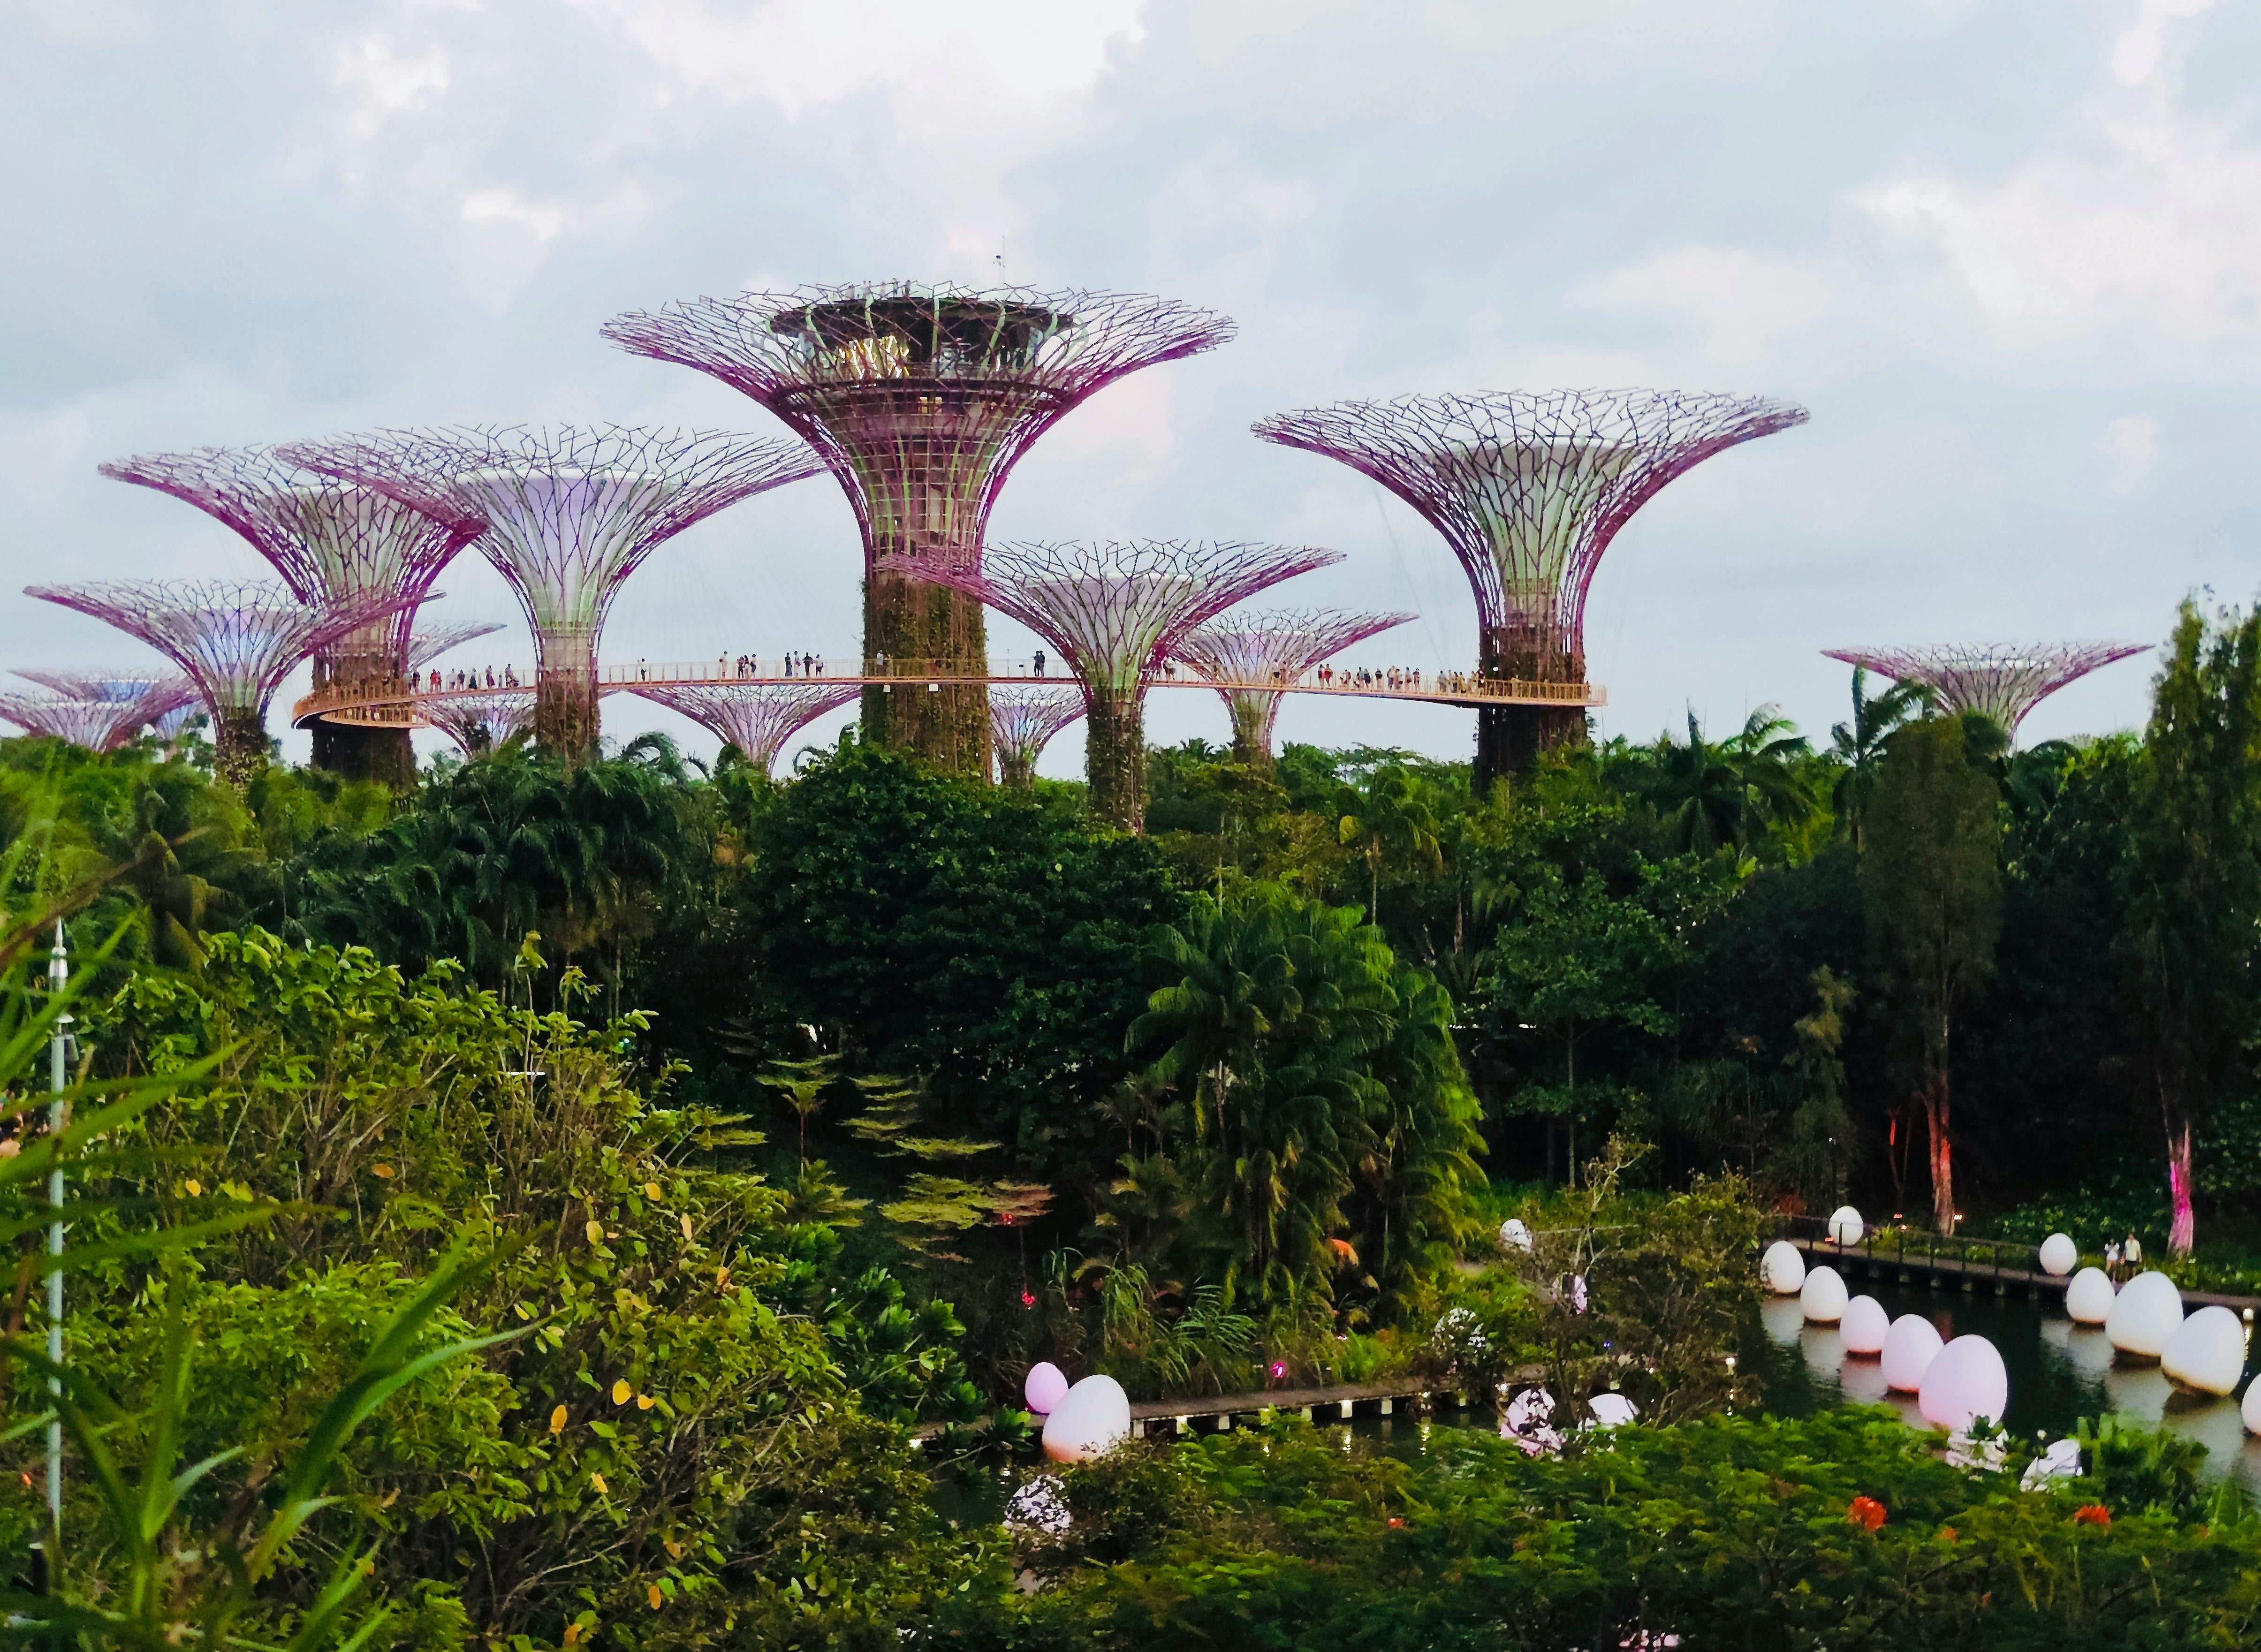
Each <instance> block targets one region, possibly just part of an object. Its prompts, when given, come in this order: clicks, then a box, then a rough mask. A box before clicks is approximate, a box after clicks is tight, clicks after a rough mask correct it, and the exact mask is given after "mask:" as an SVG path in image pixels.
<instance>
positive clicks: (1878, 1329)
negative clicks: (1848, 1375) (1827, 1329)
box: [1837, 1296, 1892, 1354]
mask: <svg viewBox="0 0 2261 1652" xmlns="http://www.w3.org/2000/svg"><path fill="white" fill-rule="evenodd" d="M1891 1328H1892V1319H1891V1315H1890V1314H1888V1313H1886V1312H1885V1311H1884V1304H1882V1303H1880V1302H1878V1301H1877V1299H1876V1298H1875V1297H1874V1296H1855V1297H1854V1298H1853V1300H1852V1301H1850V1302H1848V1303H1847V1304H1845V1311H1844V1312H1843V1313H1842V1314H1841V1315H1840V1316H1839V1317H1838V1320H1837V1334H1838V1335H1839V1336H1841V1337H1842V1338H1843V1339H1844V1340H1845V1352H1846V1353H1848V1354H1882V1353H1883V1352H1884V1333H1885V1332H1888V1331H1890V1330H1891Z"/></svg>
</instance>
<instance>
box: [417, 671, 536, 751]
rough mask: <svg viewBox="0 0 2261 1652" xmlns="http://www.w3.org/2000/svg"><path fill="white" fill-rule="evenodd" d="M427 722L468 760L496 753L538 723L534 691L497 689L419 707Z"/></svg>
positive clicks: (431, 701) (451, 695)
mask: <svg viewBox="0 0 2261 1652" xmlns="http://www.w3.org/2000/svg"><path fill="white" fill-rule="evenodd" d="M417 709H418V710H419V711H420V713H421V714H422V715H423V717H424V720H425V722H428V723H430V724H431V725H432V726H433V727H434V729H438V730H439V731H440V732H441V734H444V735H446V736H448V738H449V739H450V740H453V741H454V742H455V743H456V747H457V748H458V749H459V750H460V751H462V752H463V755H464V756H465V757H467V758H471V757H477V756H478V755H479V754H480V753H481V752H483V751H492V750H493V749H494V748H495V747H497V746H499V745H500V744H502V743H503V742H505V741H506V740H508V739H509V738H510V737H511V736H513V735H514V734H517V733H518V732H519V731H520V729H525V728H528V726H530V725H531V724H532V723H533V722H534V691H533V690H532V689H530V688H493V689H489V690H488V691H487V692H486V693H483V694H448V695H445V696H443V697H441V698H438V699H433V700H423V701H421V702H420V703H419V705H418V707H417Z"/></svg>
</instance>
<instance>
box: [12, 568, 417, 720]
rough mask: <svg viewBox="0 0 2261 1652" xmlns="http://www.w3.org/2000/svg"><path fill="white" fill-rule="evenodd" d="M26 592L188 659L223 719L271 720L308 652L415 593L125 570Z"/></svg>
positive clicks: (186, 666)
mask: <svg viewBox="0 0 2261 1652" xmlns="http://www.w3.org/2000/svg"><path fill="white" fill-rule="evenodd" d="M25 595H27V596H32V597H37V598H39V600H41V601H43V602H54V603H60V604H61V606H62V607H67V608H75V609H76V610H78V612H80V613H81V614H91V615H92V616H93V617H94V618H96V619H97V620H101V621H104V622H105V623H107V624H110V625H114V626H116V627H117V628H118V629H119V630H121V631H124V632H126V634H128V635H129V636H137V637H139V638H140V639H141V640H142V641H143V642H144V643H147V644H148V645H149V646H150V647H152V648H154V649H155V650H157V651H158V652H159V653H161V654H162V655H164V656H165V657H167V658H168V659H169V660H171V661H172V662H173V663H174V664H176V665H178V666H179V667H180V668H181V671H182V672H183V674H184V675H185V676H186V677H187V678H188V679H189V681H190V683H192V684H193V685H194V686H195V688H196V692H197V697H198V698H200V699H201V700H203V701H204V702H205V706H206V707H207V708H209V709H210V710H211V712H212V717H213V720H214V721H215V722H222V723H225V722H228V721H229V720H230V719H231V718H234V719H239V720H243V721H246V722H248V721H249V720H252V719H261V720H263V719H264V717H265V715H266V711H267V703H268V701H269V700H272V699H273V698H274V696H275V691H276V688H278V687H280V686H282V682H283V679H284V678H285V677H287V676H289V675H290V674H291V669H292V668H293V667H294V666H296V665H297V664H298V662H299V661H301V660H303V659H305V657H307V656H308V655H309V654H311V653H312V652H313V651H314V650H316V649H318V648H320V647H321V646H322V645H323V644H324V643H328V642H330V641H331V640H332V639H334V638H336V637H340V636H344V635H345V634H346V633H347V632H348V631H352V630H356V629H358V628H361V627H362V626H366V625H371V624H374V623H376V622H377V621H379V620H382V619H384V618H385V617H386V616H387V615H389V614H392V613H393V612H395V611H396V610H397V609H398V608H400V607H403V606H405V605H406V604H407V603H408V602H409V601H410V599H409V598H406V597H404V596H402V595H400V594H399V593H386V592H370V593H366V594H364V595H362V596H360V597H355V598H349V599H343V600H336V601H332V602H329V603H326V604H321V605H319V606H318V605H315V604H312V603H306V602H302V601H300V600H298V598H297V597H296V596H295V595H293V594H292V593H291V590H290V588H289V587H288V586H286V585H279V584H275V583H272V582H269V581H265V580H248V579H205V580H193V579H177V580H160V579H118V580H112V581H110V582H108V583H105V584H101V585H27V586H25Z"/></svg>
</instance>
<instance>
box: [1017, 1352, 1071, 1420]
mask: <svg viewBox="0 0 2261 1652" xmlns="http://www.w3.org/2000/svg"><path fill="white" fill-rule="evenodd" d="M1021 1397H1023V1399H1025V1400H1027V1401H1028V1402H1029V1409H1030V1411H1034V1412H1036V1414H1037V1416H1039V1417H1049V1416H1050V1415H1052V1412H1053V1411H1057V1410H1059V1403H1060V1402H1061V1401H1062V1400H1064V1399H1066V1397H1067V1374H1066V1372H1064V1371H1062V1370H1061V1369H1060V1368H1059V1367H1058V1366H1057V1365H1054V1364H1053V1363H1052V1361H1050V1360H1039V1361H1037V1362H1036V1363H1035V1364H1034V1365H1032V1366H1030V1368H1029V1375H1028V1379H1027V1380H1026V1381H1025V1382H1023V1383H1022V1384H1021Z"/></svg>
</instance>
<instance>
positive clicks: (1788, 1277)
mask: <svg viewBox="0 0 2261 1652" xmlns="http://www.w3.org/2000/svg"><path fill="white" fill-rule="evenodd" d="M1759 1278H1760V1279H1761V1280H1762V1281H1763V1282H1765V1285H1766V1288H1767V1289H1769V1290H1770V1291H1772V1292H1774V1294H1775V1295H1776V1296H1796V1295H1798V1291H1799V1290H1800V1289H1802V1288H1803V1287H1804V1286H1805V1257H1803V1256H1801V1255H1799V1254H1798V1246H1795V1245H1793V1244H1791V1242H1790V1241H1789V1240H1788V1239H1776V1241H1775V1242H1774V1243H1773V1244H1771V1245H1769V1246H1767V1248H1766V1254H1765V1255H1764V1256H1762V1257H1761V1258H1760V1259H1759Z"/></svg>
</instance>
